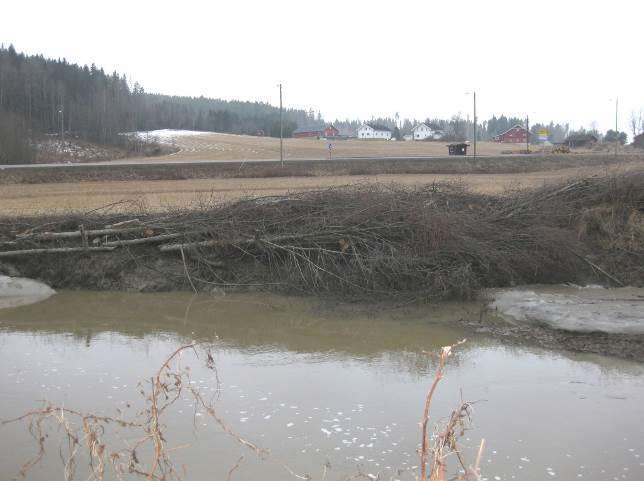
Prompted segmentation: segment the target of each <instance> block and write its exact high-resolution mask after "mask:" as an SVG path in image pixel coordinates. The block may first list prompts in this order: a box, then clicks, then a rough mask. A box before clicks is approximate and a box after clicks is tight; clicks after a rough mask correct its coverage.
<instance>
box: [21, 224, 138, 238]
mask: <svg viewBox="0 0 644 481" xmlns="http://www.w3.org/2000/svg"><path fill="white" fill-rule="evenodd" d="M147 228H148V227H146V226H140V227H126V228H123V229H95V230H86V231H85V235H87V236H88V237H96V236H101V235H110V234H127V233H131V232H142V231H144V230H145V229H147ZM82 236H83V233H82V232H81V231H80V230H75V231H70V232H43V233H41V234H35V235H26V236H23V237H18V238H17V240H51V239H76V238H79V237H82Z"/></svg>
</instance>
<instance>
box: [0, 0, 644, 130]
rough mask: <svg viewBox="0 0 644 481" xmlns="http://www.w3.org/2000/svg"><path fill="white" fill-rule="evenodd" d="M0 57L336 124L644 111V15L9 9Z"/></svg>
mask: <svg viewBox="0 0 644 481" xmlns="http://www.w3.org/2000/svg"><path fill="white" fill-rule="evenodd" d="M1 12H2V13H1V14H2V17H0V42H3V43H4V44H5V45H6V44H8V43H13V44H14V45H15V46H16V48H17V49H18V50H23V51H26V52H27V53H43V54H44V55H46V56H50V57H65V58H67V59H68V60H70V61H73V62H77V63H92V62H95V63H96V64H97V65H99V66H103V67H104V68H105V69H106V70H108V71H112V70H117V71H119V72H122V73H125V74H127V76H128V78H129V79H130V80H131V81H134V80H136V81H139V82H140V83H141V84H142V85H143V86H144V87H145V88H146V90H147V91H151V92H160V93H169V94H179V95H202V94H203V95H205V96H211V97H221V98H227V99H243V100H255V99H257V100H263V101H268V102H271V103H274V104H275V103H277V100H278V99H277V88H276V85H277V84H278V83H279V82H283V83H284V85H285V90H284V94H285V102H286V104H287V105H288V106H293V107H305V108H309V107H311V108H313V109H315V110H320V111H321V112H322V114H323V115H324V116H325V117H326V118H328V119H333V118H336V117H340V118H345V117H350V118H355V117H359V118H362V119H368V118H370V117H371V116H393V115H394V113H395V112H400V115H401V116H402V117H417V118H424V117H426V116H431V117H434V116H438V117H448V116H451V115H452V114H455V113H457V112H459V111H460V112H461V113H462V114H463V115H467V114H471V97H470V96H466V95H465V92H466V91H468V90H472V89H476V90H477V95H478V100H479V118H481V119H483V118H487V117H488V116H489V115H491V114H492V113H497V114H498V113H506V114H510V115H518V116H521V117H524V116H525V115H526V114H529V115H530V117H531V119H534V120H546V119H554V120H557V121H563V122H566V121H568V122H571V123H572V124H573V126H574V127H575V128H576V127H579V126H585V127H589V126H590V125H591V122H593V121H595V122H596V123H597V126H598V127H599V128H601V129H607V128H611V127H612V126H613V125H614V103H612V102H611V99H613V100H614V98H615V96H616V95H619V98H620V111H621V113H620V129H623V130H627V127H628V126H627V123H628V118H629V117H630V113H631V111H633V110H635V111H639V110H640V109H644V89H643V88H642V86H643V85H644V81H643V80H644V75H643V74H644V62H642V60H641V57H642V43H643V42H642V39H643V34H642V32H643V31H644V25H643V24H644V2H642V1H626V0H612V1H610V2H594V1H589V0H587V1H576V0H575V1H571V0H565V1H563V0H559V1H551V0H540V1H538V2H519V1H516V0H515V1H502V0H490V1H486V2H483V1H472V2H470V1H464V0H449V1H448V0H445V1H441V2H436V1H429V0H425V1H414V0H398V1H391V0H389V1H383V2H381V1H376V0H369V1H350V0H344V1H336V0H326V1H324V2H304V1H301V0H300V1H266V0H264V1H255V0H252V1H251V0H235V1H216V0H215V1H209V2H205V1H204V2H199V1H192V0H184V1H182V2H177V1H172V2H164V1H154V2H151V1H133V0H131V1H127V2H125V1H120V0H111V1H109V2H95V1H88V0H85V1H64V0H59V1H36V0H20V1H18V0H7V1H5V2H3V6H2V10H1Z"/></svg>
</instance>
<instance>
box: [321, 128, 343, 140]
mask: <svg viewBox="0 0 644 481" xmlns="http://www.w3.org/2000/svg"><path fill="white" fill-rule="evenodd" d="M323 134H324V137H326V138H327V139H328V138H329V137H337V136H338V135H340V131H339V130H338V129H336V128H335V127H334V126H333V125H327V126H326V128H325V129H324V131H323Z"/></svg>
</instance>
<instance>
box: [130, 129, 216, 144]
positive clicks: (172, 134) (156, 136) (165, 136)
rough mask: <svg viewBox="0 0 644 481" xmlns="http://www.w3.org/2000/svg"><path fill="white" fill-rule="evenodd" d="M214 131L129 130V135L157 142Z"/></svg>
mask: <svg viewBox="0 0 644 481" xmlns="http://www.w3.org/2000/svg"><path fill="white" fill-rule="evenodd" d="M208 134H212V132H203V131H200V130H175V129H160V130H149V131H141V132H128V135H133V136H135V137H136V138H138V139H140V140H149V141H157V142H162V143H163V142H165V143H168V142H172V141H173V140H176V139H178V138H179V137H195V136H199V135H208Z"/></svg>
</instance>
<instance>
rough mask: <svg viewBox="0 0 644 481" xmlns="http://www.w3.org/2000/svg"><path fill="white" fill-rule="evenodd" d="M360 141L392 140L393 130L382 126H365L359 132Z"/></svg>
mask: <svg viewBox="0 0 644 481" xmlns="http://www.w3.org/2000/svg"><path fill="white" fill-rule="evenodd" d="M356 133H357V135H358V138H359V139H382V140H390V139H391V130H389V129H388V128H387V127H384V126H382V125H370V124H364V125H362V126H361V127H360V128H359V129H358V130H357V132H356Z"/></svg>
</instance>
